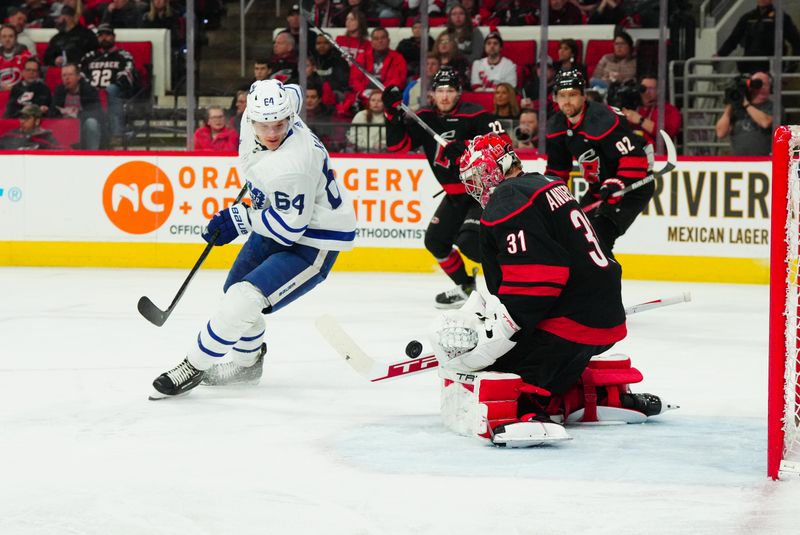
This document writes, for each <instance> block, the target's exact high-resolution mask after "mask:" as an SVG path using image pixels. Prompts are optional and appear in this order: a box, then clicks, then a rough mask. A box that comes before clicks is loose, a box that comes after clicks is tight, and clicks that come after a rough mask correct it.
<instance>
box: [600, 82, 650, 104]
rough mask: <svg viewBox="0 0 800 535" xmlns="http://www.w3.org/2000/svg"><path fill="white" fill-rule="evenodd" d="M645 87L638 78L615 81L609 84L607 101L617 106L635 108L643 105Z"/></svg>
mask: <svg viewBox="0 0 800 535" xmlns="http://www.w3.org/2000/svg"><path fill="white" fill-rule="evenodd" d="M643 89H644V88H643V87H642V86H641V85H640V84H639V82H637V81H636V80H628V81H626V82H622V83H619V82H614V83H613V84H611V85H609V86H608V93H607V94H606V102H608V105H609V106H614V107H616V108H627V109H629V110H635V109H636V108H638V107H639V106H641V105H642V93H643Z"/></svg>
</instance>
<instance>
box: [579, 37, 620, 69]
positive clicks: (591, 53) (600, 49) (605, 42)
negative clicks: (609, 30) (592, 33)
mask: <svg viewBox="0 0 800 535" xmlns="http://www.w3.org/2000/svg"><path fill="white" fill-rule="evenodd" d="M611 52H614V41H613V40H612V39H589V42H588V43H587V44H586V72H587V74H588V75H589V76H591V75H592V73H594V68H595V67H596V66H597V62H598V61H600V58H602V57H603V56H605V55H606V54H609V53H611Z"/></svg>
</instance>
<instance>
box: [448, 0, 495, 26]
mask: <svg viewBox="0 0 800 535" xmlns="http://www.w3.org/2000/svg"><path fill="white" fill-rule="evenodd" d="M458 3H459V2H458V1H457V0H448V2H447V7H448V8H451V7H453V6H454V5H455V4H458ZM461 7H463V8H464V11H466V13H467V18H468V19H469V20H471V21H472V25H473V26H483V24H482V23H481V20H482V19H484V18H488V17H487V15H488V11H487V10H485V9H481V6H480V5H479V2H478V0H461Z"/></svg>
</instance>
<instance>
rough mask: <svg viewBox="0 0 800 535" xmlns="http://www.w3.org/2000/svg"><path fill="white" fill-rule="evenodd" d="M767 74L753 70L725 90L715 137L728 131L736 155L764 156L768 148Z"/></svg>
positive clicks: (769, 141) (770, 117)
mask: <svg viewBox="0 0 800 535" xmlns="http://www.w3.org/2000/svg"><path fill="white" fill-rule="evenodd" d="M769 93H770V78H769V75H768V74H767V73H765V72H757V73H755V74H753V75H752V76H751V77H750V78H749V79H746V78H743V79H739V80H737V81H736V82H735V84H734V85H733V86H731V87H728V88H727V89H726V90H725V111H723V112H722V116H721V117H720V118H719V120H718V121H717V125H716V129H717V138H719V139H724V138H726V137H727V136H728V134H730V136H731V150H732V151H733V154H735V155H737V156H768V155H769V154H770V151H771V140H772V113H773V110H772V108H773V103H772V101H771V100H770V98H769Z"/></svg>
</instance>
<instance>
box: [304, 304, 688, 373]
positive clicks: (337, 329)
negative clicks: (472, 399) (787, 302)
mask: <svg viewBox="0 0 800 535" xmlns="http://www.w3.org/2000/svg"><path fill="white" fill-rule="evenodd" d="M691 300H692V296H691V294H690V293H689V292H684V293H683V294H681V295H678V296H674V297H667V298H664V299H655V300H653V301H646V302H644V303H639V304H638V305H633V306H630V307H627V308H625V314H626V315H627V316H630V315H631V314H637V313H639V312H644V311H645V310H652V309H654V308H661V307H665V306H669V305H676V304H678V303H685V302H687V301H691ZM315 325H316V327H317V330H318V331H319V332H320V334H321V335H322V337H323V338H324V339H325V341H326V342H328V344H329V345H330V346H331V347H332V348H333V349H335V350H336V352H337V353H339V355H340V356H341V357H342V358H343V359H344V360H345V362H347V364H349V365H350V367H352V368H353V369H354V370H355V371H356V372H358V373H359V375H361V376H362V377H364V378H365V379H367V380H368V381H370V382H373V383H377V382H380V381H386V380H389V379H398V378H400V377H405V376H407V375H413V374H416V373H420V372H425V371H428V370H433V369H434V368H437V367H438V366H439V362H438V361H437V360H436V357H435V356H434V355H433V354H431V353H428V354H426V355H424V356H420V357H414V356H413V355H414V354H417V355H420V354H421V353H422V344H421V343H419V342H416V341H415V340H412V341H411V342H409V343H408V345H407V347H406V354H407V355H408V356H409V357H410V358H406V359H404V360H400V361H397V362H392V363H386V362H382V361H379V360H377V359H375V358H373V357H372V356H370V355H368V354H367V353H366V351H364V350H363V349H362V348H361V346H360V345H358V343H356V341H355V340H353V338H352V337H351V336H350V335H349V334H347V332H345V330H344V329H343V328H342V326H341V325H340V324H339V322H338V321H336V319H335V318H334V317H333V316H329V315H325V316H321V317H319V318H317V320H316V321H315ZM415 342H416V343H415ZM412 347H413V349H412Z"/></svg>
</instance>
